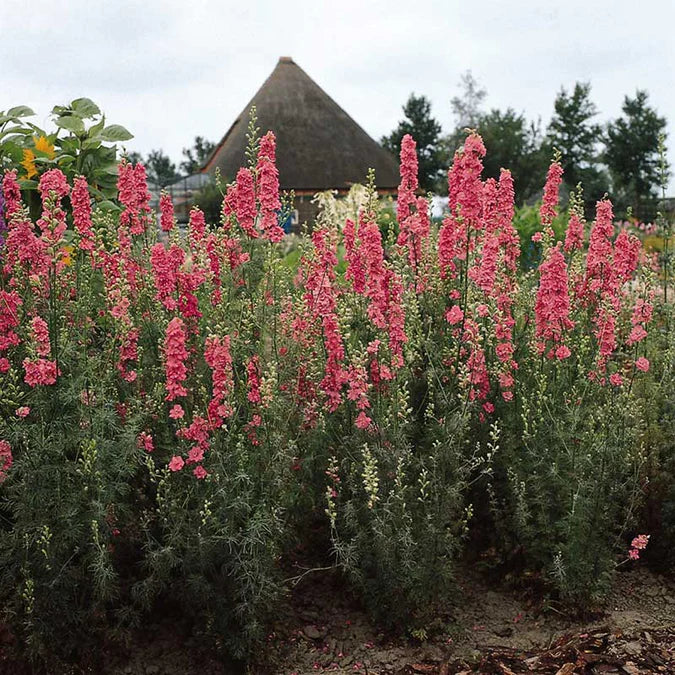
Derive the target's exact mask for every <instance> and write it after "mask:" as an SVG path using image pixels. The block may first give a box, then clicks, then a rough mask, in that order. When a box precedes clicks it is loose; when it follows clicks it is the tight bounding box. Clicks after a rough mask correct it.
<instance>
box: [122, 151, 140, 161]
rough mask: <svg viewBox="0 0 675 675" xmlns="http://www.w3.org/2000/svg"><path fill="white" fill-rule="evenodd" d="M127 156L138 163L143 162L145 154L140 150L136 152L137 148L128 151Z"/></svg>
mask: <svg viewBox="0 0 675 675" xmlns="http://www.w3.org/2000/svg"><path fill="white" fill-rule="evenodd" d="M126 157H127V159H128V160H129V161H130V162H131V163H132V164H138V163H139V162H140V163H141V164H143V155H141V153H140V152H136V151H135V150H134V151H133V152H127V155H126Z"/></svg>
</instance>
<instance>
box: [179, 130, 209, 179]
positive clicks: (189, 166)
mask: <svg viewBox="0 0 675 675" xmlns="http://www.w3.org/2000/svg"><path fill="white" fill-rule="evenodd" d="M215 147H216V144H215V143H213V142H212V141H207V140H206V139H205V138H204V137H203V136H195V142H194V144H193V145H192V147H191V148H183V156H184V157H185V159H184V160H183V161H182V162H181V163H180V170H181V171H182V172H183V173H185V174H187V175H188V176H189V175H191V174H193V173H197V171H199V170H200V169H201V168H202V167H203V166H204V164H205V163H206V160H207V159H208V158H209V157H210V155H211V153H212V152H213V151H214V149H215Z"/></svg>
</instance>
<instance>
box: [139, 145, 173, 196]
mask: <svg viewBox="0 0 675 675" xmlns="http://www.w3.org/2000/svg"><path fill="white" fill-rule="evenodd" d="M145 168H146V171H147V173H148V182H149V183H150V185H151V187H153V188H154V189H156V190H161V189H162V188H164V187H166V186H167V185H170V184H171V183H173V182H175V181H176V180H178V178H180V176H179V174H178V173H177V171H176V165H175V164H174V163H173V162H172V161H171V159H170V158H169V157H168V156H167V155H165V154H164V151H163V150H152V151H151V152H150V154H149V155H148V156H147V158H146V160H145Z"/></svg>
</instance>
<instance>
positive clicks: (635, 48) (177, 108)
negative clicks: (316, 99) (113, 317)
mask: <svg viewBox="0 0 675 675" xmlns="http://www.w3.org/2000/svg"><path fill="white" fill-rule="evenodd" d="M674 26H675V1H674V0H641V1H640V2H637V1H636V0H553V1H552V2H551V1H549V2H546V1H544V2H542V0H510V1H509V2H506V1H503V0H479V1H478V2H467V1H466V0H462V1H458V0H445V1H443V0H438V1H434V0H407V1H405V2H400V1H399V0H361V1H360V2H357V1H354V0H340V1H332V2H331V1H328V0H311V1H309V2H301V1H299V0H286V1H285V2H284V1H281V2H280V1H278V0H277V1H272V0H238V1H237V2H232V1H231V0H165V1H160V0H142V1H139V2H135V1H133V0H105V1H101V0H62V2H53V0H52V1H46V0H32V1H30V2H29V1H27V0H0V110H2V109H6V108H8V107H10V106H13V105H17V104H20V103H21V104H27V105H30V106H31V107H32V108H33V109H34V110H35V111H36V112H37V113H38V117H37V119H36V122H37V123H44V124H45V125H48V113H49V111H50V110H51V107H52V105H54V104H55V103H65V102H67V101H70V100H71V99H73V98H76V97H78V96H88V97H89V98H92V99H93V100H94V101H96V102H97V103H98V104H99V105H100V106H101V108H102V109H103V110H104V112H105V113H106V114H107V116H108V119H109V120H110V121H111V122H116V123H120V124H123V125H125V126H126V127H127V128H128V129H129V130H130V131H131V132H132V133H134V134H135V139H134V140H133V141H131V142H130V143H129V144H128V147H129V148H130V149H134V150H139V151H140V152H142V153H146V152H148V151H149V150H151V149H153V148H163V149H164V150H165V151H166V152H167V153H168V154H169V155H170V156H171V157H172V158H173V159H174V161H177V160H179V159H180V154H181V149H182V148H183V147H184V146H186V145H189V144H190V142H191V140H192V138H193V137H194V136H195V135H196V134H201V135H204V136H206V137H207V138H209V139H212V140H219V139H220V137H221V136H222V135H223V133H224V132H225V131H226V130H227V128H228V126H229V125H230V123H231V122H232V120H233V119H234V117H235V116H236V115H237V114H238V113H239V112H240V111H241V110H242V109H243V108H244V106H245V105H246V103H247V102H248V101H249V99H250V98H251V97H252V95H253V94H254V93H255V91H256V90H257V88H258V87H259V86H260V84H262V82H263V81H264V79H265V78H266V77H267V76H268V75H269V73H270V72H271V71H272V69H273V68H274V66H275V64H276V62H277V59H278V57H279V56H281V55H290V56H292V57H293V58H294V60H295V61H296V62H297V63H298V64H299V65H301V66H302V67H303V68H304V69H305V71H307V73H308V74H309V75H310V76H311V77H312V78H313V79H314V80H316V81H317V82H318V83H319V84H320V85H321V86H322V87H323V88H324V89H325V90H326V91H327V92H328V93H329V94H330V95H331V96H332V97H333V98H334V99H335V100H336V101H337V102H338V103H339V104H340V105H341V106H342V107H343V108H345V109H346V110H347V112H348V113H350V114H351V115H352V116H353V117H354V118H355V119H356V120H357V121H358V122H359V123H360V124H361V125H362V126H363V127H364V128H365V129H366V131H368V132H369V133H370V134H371V135H372V136H374V137H375V138H379V137H380V136H381V135H382V134H384V133H387V132H388V131H390V130H391V129H392V128H393V127H394V126H395V124H396V122H397V121H398V120H399V118H400V116H401V111H400V108H401V104H402V103H403V102H404V101H405V99H406V98H407V97H408V95H409V94H410V92H412V91H414V92H415V93H417V94H425V95H426V96H427V97H429V98H430V99H431V101H432V105H433V112H434V113H435V115H436V117H437V118H438V119H439V120H440V122H441V123H442V124H443V126H444V128H446V129H448V130H449V129H450V127H451V124H452V115H451V112H450V98H451V97H452V96H453V95H455V94H456V93H457V83H458V80H459V76H460V74H461V73H462V72H464V71H465V70H467V69H471V70H472V71H473V74H474V76H475V77H476V78H477V79H478V80H479V82H480V83H481V84H483V86H484V87H485V88H486V89H487V91H488V98H487V101H486V105H487V106H489V107H499V108H504V107H507V106H511V107H514V108H515V109H516V110H519V111H524V112H525V113H526V114H527V115H528V116H529V117H533V118H536V117H541V118H542V120H543V121H544V123H546V122H547V121H548V119H549V118H550V115H551V110H552V105H553V99H554V96H555V94H556V92H557V91H558V90H559V89H560V87H561V86H565V87H571V86H573V84H574V82H575V81H576V80H590V82H591V84H592V87H593V92H592V93H593V98H594V100H595V102H596V104H597V106H598V108H599V110H600V119H602V120H605V119H609V118H611V117H613V116H616V115H618V114H619V113H620V108H621V103H622V100H623V97H624V95H625V94H627V93H631V94H632V93H634V92H635V89H636V88H638V87H639V88H643V89H647V90H648V91H649V94H650V98H651V102H652V104H653V105H654V106H655V107H656V108H657V110H658V111H659V113H660V114H662V115H665V116H666V117H667V118H668V119H669V131H670V133H671V135H674V137H673V138H671V140H670V143H669V146H670V147H671V151H670V160H671V163H672V164H675V130H674V129H673V120H674V119H675V115H674V114H673V113H674V112H675V47H674V46H673V45H674V44H675V40H674V39H673V27H674ZM672 185H673V184H671V192H672V191H673V190H672Z"/></svg>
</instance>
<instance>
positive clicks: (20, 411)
mask: <svg viewBox="0 0 675 675" xmlns="http://www.w3.org/2000/svg"><path fill="white" fill-rule="evenodd" d="M15 414H16V416H17V417H20V418H21V419H23V418H24V417H28V415H29V414H30V408H29V407H28V406H27V405H22V406H21V407H20V408H17V409H16V412H15Z"/></svg>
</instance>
